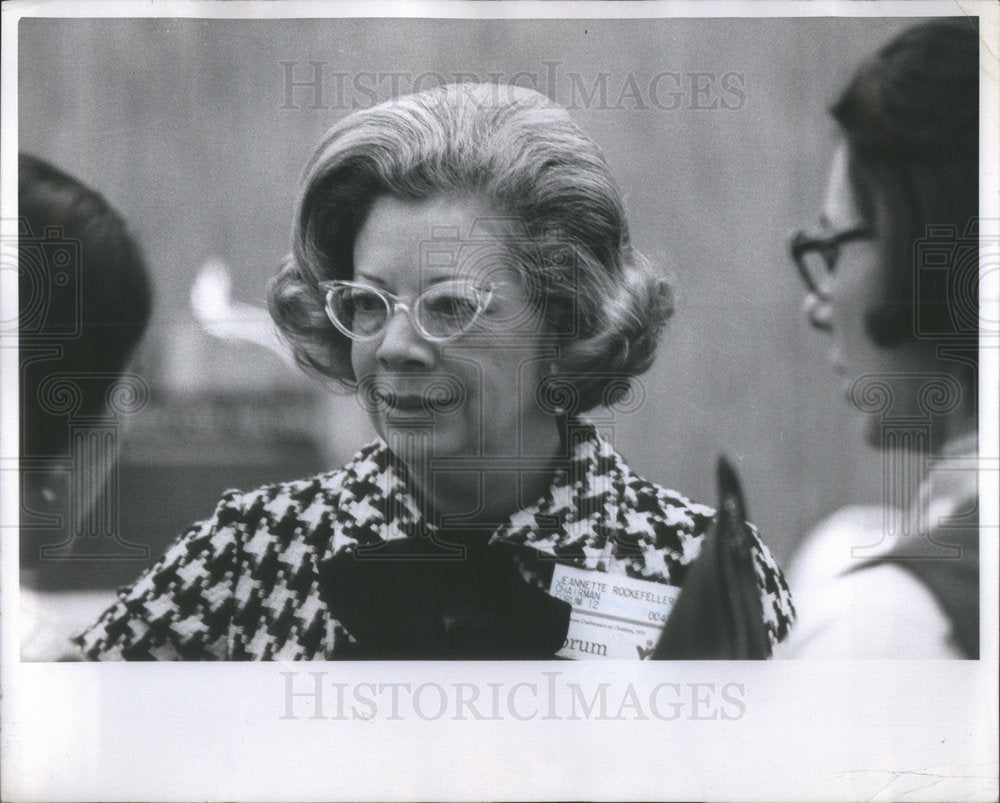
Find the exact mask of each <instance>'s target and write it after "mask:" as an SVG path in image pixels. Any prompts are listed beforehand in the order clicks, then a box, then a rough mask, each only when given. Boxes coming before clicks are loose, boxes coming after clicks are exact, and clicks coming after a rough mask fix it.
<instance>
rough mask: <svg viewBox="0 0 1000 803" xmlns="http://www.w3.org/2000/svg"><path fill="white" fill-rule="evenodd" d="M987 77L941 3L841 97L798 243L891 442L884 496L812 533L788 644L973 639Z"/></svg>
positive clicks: (802, 263)
mask: <svg viewBox="0 0 1000 803" xmlns="http://www.w3.org/2000/svg"><path fill="white" fill-rule="evenodd" d="M978 81H979V37H978V33H977V30H976V27H975V22H974V21H973V20H971V19H968V18H962V19H943V20H936V21H934V22H930V23H926V24H923V25H919V26H916V27H914V28H911V29H909V30H907V31H905V32H904V33H902V34H901V35H900V36H898V37H897V38H896V39H894V40H893V41H892V42H890V43H889V44H888V45H886V46H885V47H884V48H883V49H882V50H881V51H880V52H879V53H878V54H876V55H875V56H874V57H873V58H872V59H871V60H869V61H868V62H866V63H865V64H863V65H862V66H861V67H860V69H859V70H858V72H857V74H856V75H855V77H854V79H853V80H852V81H851V83H850V84H849V85H848V87H847V88H846V90H845V91H844V93H843V95H842V96H841V97H840V99H839V100H838V101H837V103H836V104H835V105H834V107H833V109H832V113H833V116H834V118H835V119H836V120H837V123H838V124H839V127H840V130H841V134H842V141H841V143H840V145H839V146H838V148H837V150H836V151H835V153H834V156H833V164H832V168H831V172H830V177H829V181H828V185H827V190H826V197H825V200H824V203H823V210H822V214H821V219H820V228H819V230H818V231H817V232H812V233H803V232H799V233H797V234H795V235H794V236H793V237H792V239H791V241H790V243H789V246H790V250H791V256H792V259H793V261H794V262H795V265H796V267H797V269H798V272H799V274H800V276H801V278H802V280H803V282H804V284H805V291H806V301H805V313H806V315H807V317H808V319H809V322H810V323H811V324H812V325H813V327H815V328H816V329H817V330H819V331H820V332H821V333H822V334H823V335H824V337H825V338H827V340H828V343H829V347H830V356H831V361H832V363H833V367H834V369H835V370H836V371H837V372H838V373H839V374H840V375H841V376H842V377H843V378H844V390H845V395H846V397H847V399H848V400H849V401H850V402H851V403H852V404H853V405H854V406H855V407H856V408H857V409H858V410H859V412H861V413H862V414H864V415H866V416H867V417H868V421H867V429H866V437H867V440H868V442H869V444H870V445H872V446H874V447H876V448H878V449H880V450H882V454H883V464H884V471H883V483H884V484H883V501H884V504H883V505H882V506H880V507H875V508H861V507H852V508H848V509H845V510H842V511H839V512H838V513H836V514H834V515H833V516H832V517H831V518H830V519H828V520H827V521H825V522H824V523H823V524H822V525H820V527H819V528H818V529H817V531H816V532H814V533H813V534H812V536H811V537H810V538H808V539H807V540H806V541H805V542H804V544H803V547H802V548H801V550H800V552H799V555H798V557H797V560H796V563H795V564H794V567H793V570H792V572H790V575H789V576H790V578H791V579H792V587H793V588H795V589H796V598H797V608H798V613H799V623H798V624H797V626H796V628H795V629H794V630H793V634H792V636H791V637H790V640H789V643H788V644H787V645H784V646H785V649H783V651H782V653H783V654H785V655H789V656H799V657H813V656H816V657H822V656H826V657H884V658H894V657H896V658H917V657H970V658H974V657H977V656H978V651H979V591H978V589H979V585H978V565H979V564H978V552H979V550H978V545H979V540H978V535H979V534H978V518H977V513H978V504H977V494H978V471H977V468H978V466H977V461H976V452H977V435H976V432H977V406H976V405H977V384H976V380H977V354H978V282H979V272H978V248H979V243H978V229H977V227H976V225H975V221H976V215H977V210H978V164H979V162H978V120H979V117H978V111H979V104H978V96H979V95H978Z"/></svg>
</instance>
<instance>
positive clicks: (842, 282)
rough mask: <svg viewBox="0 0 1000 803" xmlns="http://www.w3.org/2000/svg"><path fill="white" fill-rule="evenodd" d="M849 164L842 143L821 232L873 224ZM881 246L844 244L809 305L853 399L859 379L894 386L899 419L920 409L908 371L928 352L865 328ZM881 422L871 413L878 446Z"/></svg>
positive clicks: (878, 282)
mask: <svg viewBox="0 0 1000 803" xmlns="http://www.w3.org/2000/svg"><path fill="white" fill-rule="evenodd" d="M848 163H849V151H848V149H847V146H846V145H841V146H840V147H839V148H838V149H837V151H836V152H835V153H834V157H833V165H832V167H831V170H830V176H829V180H828V182H827V187H826V195H825V199H824V202H823V210H822V212H821V214H820V226H821V232H820V233H821V234H831V235H832V234H836V233H838V232H845V231H851V230H854V229H857V228H859V227H864V226H871V225H872V221H867V220H864V219H863V217H862V215H861V213H860V211H859V207H858V204H857V201H856V199H855V195H854V190H853V188H852V186H851V181H850V176H849V172H848ZM881 247H882V246H881V243H880V241H879V239H878V235H877V234H876V233H874V232H873V233H872V234H870V235H868V236H863V237H859V238H855V239H851V240H849V241H846V242H844V243H842V244H841V245H840V246H839V249H838V251H837V256H836V262H835V265H834V268H833V270H832V271H830V272H829V273H827V274H826V275H825V276H824V278H823V280H822V282H821V283H820V287H819V292H816V293H809V294H808V295H807V297H806V301H805V304H804V309H805V312H806V316H807V317H808V319H809V321H810V323H811V324H812V325H813V327H814V328H816V329H818V330H820V331H822V332H824V333H825V334H826V335H827V337H828V338H829V352H828V355H829V360H830V363H831V366H832V367H833V370H834V371H835V372H836V373H837V374H838V375H839V376H841V377H843V380H844V384H843V390H844V394H845V396H846V397H847V398H848V400H851V394H850V391H851V388H852V386H853V385H854V383H855V382H856V381H857V380H858V379H859V378H861V377H865V378H866V379H870V380H871V381H873V382H874V381H878V382H881V383H883V384H884V385H885V386H887V387H888V388H889V389H890V392H891V394H892V398H893V405H892V408H891V409H890V410H888V411H886V413H887V414H888V415H891V416H892V417H894V418H895V417H905V416H907V415H912V414H914V413H918V411H917V410H916V404H917V400H916V398H915V397H914V394H913V393H912V389H911V388H910V387H909V385H910V384H911V383H910V382H908V381H907V380H906V375H907V374H910V375H912V374H913V373H914V372H919V371H921V370H924V371H926V370H927V365H926V355H925V353H924V351H923V350H921V349H919V348H915V347H913V346H911V345H908V344H905V345H900V346H898V347H893V348H882V347H879V346H877V345H875V343H873V342H872V340H871V338H870V337H869V335H868V332H867V330H866V328H865V315H866V313H867V312H868V310H870V309H872V308H873V307H875V306H877V305H878V303H879V300H880V299H881V298H882V297H883V294H884V280H883V265H882V257H881V254H882V251H881ZM856 406H857V405H856ZM880 420H881V417H880V416H877V415H876V416H872V417H871V420H870V421H869V426H868V428H867V430H866V438H867V440H868V441H869V442H870V443H872V444H873V445H878V444H879V443H880V441H881V435H880V428H879V426H878V425H879V422H880Z"/></svg>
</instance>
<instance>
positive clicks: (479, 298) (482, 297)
mask: <svg viewBox="0 0 1000 803" xmlns="http://www.w3.org/2000/svg"><path fill="white" fill-rule="evenodd" d="M457 281H461V280H460V279H458V280H456V279H451V280H448V281H446V282H441V283H440V284H448V283H449V282H452V283H453V282H457ZM467 285H468V286H469V287H471V288H472V289H473V290H474V291H475V293H476V302H477V309H476V314H475V315H473V316H472V320H471V321H469V325H468V326H466V327H465V328H464V329H462V330H461V331H460V332H456V333H455V334H453V335H445V336H444V337H442V336H440V335H434V334H431V333H430V332H428V331H427V330H426V329H425V328H424V326H423V324H421V323H420V320H419V319H418V318H417V316H416V315H414V312H413V310H414V308H415V307H416V306H417V304H418V303H419V302H420V299H421V298H422V297H423V296H425V295H426V294H427V293H429V292H431V291H432V290H433V289H434V288H435V287H438V286H439V284H433V285H431V286H430V287H426V288H424V289H423V290H421V291H420V292H419V293H417V294H416V295H415V296H414V297H413V298H412V299H411V300H410V301H409V302H406V301H402V300H400V297H399V296H397V295H396V294H395V293H390V292H389V291H388V290H383V289H382V288H380V287H376V286H375V285H371V284H365V283H364V282H353V281H347V280H344V279H335V280H332V281H324V282H319V285H318V286H319V288H320V289H321V290H324V291H325V298H324V304H323V308H324V310H325V311H326V317H327V318H329V319H330V323H332V324H333V325H334V326H335V327H336V328H337V331H339V332H340V333H341V334H342V335H344V336H345V337H347V338H348V339H350V340H356V341H360V342H365V341H368V340H375V339H376V338H378V337H381V336H382V335H384V334H385V331H386V329H388V328H389V322H390V321H391V320H392V319H393V317H394V316H395V314H396V311H397V310H400V309H401V310H404V311H405V312H406V314H407V316H408V317H409V319H410V323H411V324H412V325H413V328H414V329H416V331H417V333H418V334H419V335H420V336H421V337H422V338H424V339H425V340H429V341H431V342H432V343H447V342H449V341H451V340H455V339H456V338H459V337H461V336H462V335H464V334H466V333H467V332H468V331H469V330H470V329H472V327H473V326H475V325H476V322H477V321H478V320H479V318H480V316H481V315H482V314H483V313H484V312H485V311H486V307H487V306H488V305H489V303H490V301H491V300H492V297H493V291H494V290H496V288H497V286H498V285H497V283H496V282H488V283H486V284H485V285H482V286H481V285H478V284H475V283H474V282H471V281H469V282H467ZM339 287H358V288H362V289H364V290H369V291H371V292H373V293H375V295H377V296H379V298H381V299H382V300H383V302H385V305H386V309H387V314H386V318H385V325H384V326H383V327H382V328H381V329H380V330H379V331H377V332H376V333H375V334H372V335H357V334H355V333H354V332H352V331H350V330H349V329H348V328H347V327H346V326H344V325H343V324H342V323H341V322H340V321H338V320H337V317H336V316H335V315H334V314H333V312H332V310H331V308H330V296H331V295H332V294H333V292H334V290H336V289H337V288H339Z"/></svg>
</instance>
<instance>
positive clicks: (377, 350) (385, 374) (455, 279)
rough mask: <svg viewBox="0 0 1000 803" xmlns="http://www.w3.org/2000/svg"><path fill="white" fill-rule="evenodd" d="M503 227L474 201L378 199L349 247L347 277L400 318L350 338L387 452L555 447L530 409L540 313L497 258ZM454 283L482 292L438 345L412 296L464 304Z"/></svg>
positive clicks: (508, 454)
mask: <svg viewBox="0 0 1000 803" xmlns="http://www.w3.org/2000/svg"><path fill="white" fill-rule="evenodd" d="M474 225H475V230H474V229H473V227H474ZM505 229H506V225H505V224H504V222H503V220H502V219H500V218H498V216H497V215H496V214H491V212H490V210H489V208H488V207H486V206H485V205H483V204H480V203H478V202H476V201H475V200H473V199H469V198H457V197H441V198H433V199H429V200H423V201H407V200H401V199H398V198H395V197H391V196H383V197H381V198H379V199H378V200H376V202H375V203H374V205H373V206H372V208H371V211H370V213H369V214H368V217H367V219H366V220H365V222H364V225H363V226H362V228H361V231H360V232H359V234H358V236H357V239H356V240H355V244H354V276H353V280H354V281H355V282H358V283H361V284H364V285H368V286H371V287H375V288H379V289H380V290H383V291H385V292H387V293H389V294H392V295H393V296H395V297H397V299H398V300H399V301H400V302H401V303H403V304H405V305H406V306H407V308H408V309H409V310H410V312H407V311H406V310H403V309H399V308H396V309H395V310H394V312H393V314H391V315H390V317H389V319H388V323H387V325H386V328H385V329H384V331H382V333H381V334H379V335H377V336H376V337H374V338H372V339H370V340H355V341H353V343H352V347H351V362H352V365H353V367H354V373H355V376H356V378H357V380H358V383H359V387H360V388H361V389H362V394H363V396H364V397H365V401H366V409H367V410H368V412H369V414H370V416H371V419H372V422H373V424H374V426H375V429H376V431H377V432H378V433H379V435H381V436H382V438H383V439H385V440H386V441H387V442H388V443H389V444H390V446H392V445H393V444H394V443H396V444H401V443H409V444H411V447H410V448H413V449H414V450H415V451H414V452H413V455H412V456H413V457H415V458H417V459H421V460H426V459H427V458H430V457H459V458H480V459H481V458H487V459H489V458H498V457H501V458H517V457H524V456H532V455H535V456H538V455H541V454H545V451H546V450H551V449H552V447H553V443H558V434H557V430H556V427H555V421H554V419H553V417H552V415H551V414H549V413H546V412H545V411H544V410H542V409H541V408H540V407H539V405H538V404H537V402H536V388H537V386H538V382H539V380H540V379H541V378H542V377H543V375H544V373H545V369H546V366H547V365H548V364H549V363H550V362H551V360H552V355H547V356H546V355H543V354H542V353H541V344H542V337H541V333H540V332H539V329H538V326H539V316H538V314H537V313H535V312H534V311H533V310H532V307H531V305H530V303H529V297H528V293H527V292H526V291H525V290H524V288H523V286H522V284H521V282H520V280H519V279H518V276H517V275H516V274H515V272H514V271H513V270H512V269H511V268H510V266H509V262H506V261H505V260H506V258H507V252H506V248H504V238H505V235H506V233H507V232H506V231H505ZM456 283H457V284H456ZM464 286H468V287H471V288H474V289H475V290H478V291H482V290H484V289H485V290H488V292H489V301H488V303H487V304H485V306H483V307H482V312H481V314H480V315H479V317H478V318H477V319H476V322H475V324H474V325H473V327H472V328H471V329H470V330H469V331H467V332H466V333H464V334H460V335H458V336H457V337H455V338H454V339H450V340H448V341H446V342H439V341H436V340H434V339H431V338H428V337H427V336H425V334H422V333H421V331H420V329H419V327H418V326H416V325H415V323H414V319H413V312H412V310H413V308H414V302H415V300H416V299H417V298H418V296H419V295H420V294H421V293H423V292H425V291H428V290H430V291H431V295H430V296H428V298H432V297H433V294H435V293H438V292H440V289H441V288H442V287H450V288H456V290H455V292H458V293H459V296H458V297H465V296H463V295H462V293H463V291H462V288H463V287H464ZM449 298H452V296H449V295H446V296H445V297H444V299H445V301H444V303H445V306H447V305H448V303H449V301H448V300H449ZM435 303H439V302H435ZM463 303H464V302H463ZM431 308H432V305H431V304H427V306H426V309H431ZM446 311H447V310H446ZM366 387H367V388H368V389H369V391H368V392H365V388H366ZM410 433H414V434H417V436H416V437H412V438H409V437H407V435H408V434H410ZM419 433H422V435H420V434H419ZM428 433H430V440H429V441H428V439H427V438H426V435H427V434H428ZM401 439H402V440H401ZM428 444H432V445H430V446H428ZM428 449H429V450H430V452H429V453H428ZM397 454H398V456H399V457H401V458H403V459H404V460H406V459H407V457H406V455H403V454H399V453H398V450H397ZM411 468H415V467H413V466H411Z"/></svg>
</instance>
